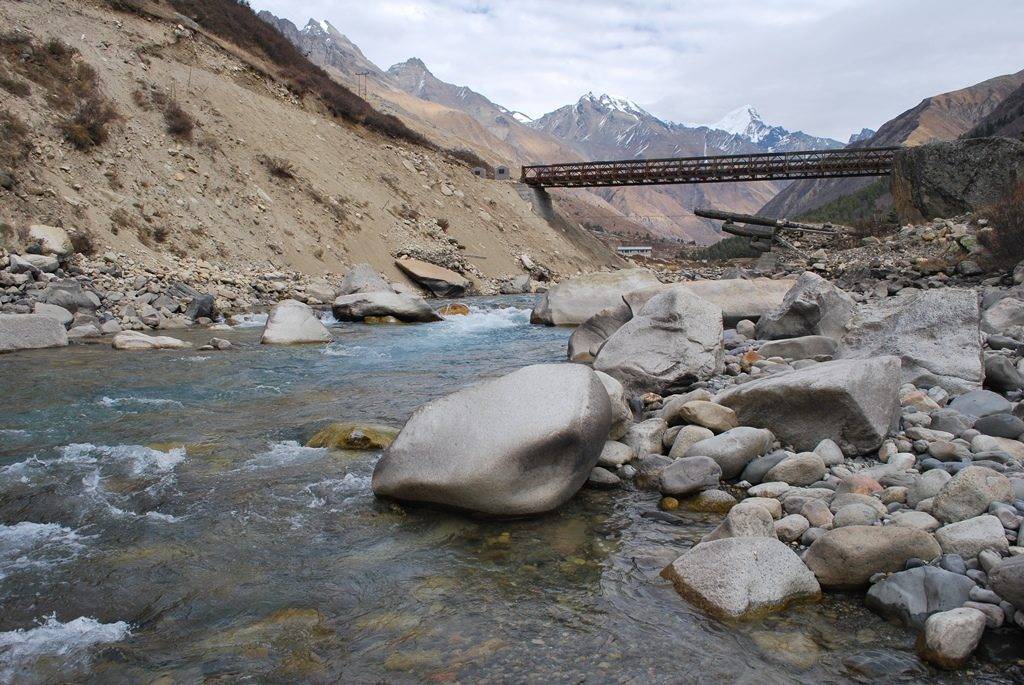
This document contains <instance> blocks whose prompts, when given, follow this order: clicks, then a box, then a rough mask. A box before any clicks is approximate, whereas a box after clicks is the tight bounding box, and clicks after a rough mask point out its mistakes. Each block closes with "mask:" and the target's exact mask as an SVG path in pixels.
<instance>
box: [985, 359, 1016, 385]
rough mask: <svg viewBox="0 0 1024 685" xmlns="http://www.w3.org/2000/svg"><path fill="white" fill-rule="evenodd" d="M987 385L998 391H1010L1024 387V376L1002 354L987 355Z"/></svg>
mask: <svg viewBox="0 0 1024 685" xmlns="http://www.w3.org/2000/svg"><path fill="white" fill-rule="evenodd" d="M985 387H986V388H989V389H991V390H995V391H997V392H1010V391H1013V390H1020V389H1022V388H1024V376H1021V374H1020V372H1019V371H1017V367H1016V366H1014V365H1013V362H1012V361H1010V360H1009V358H1007V357H1004V356H1003V355H1001V354H990V355H987V356H986V357H985Z"/></svg>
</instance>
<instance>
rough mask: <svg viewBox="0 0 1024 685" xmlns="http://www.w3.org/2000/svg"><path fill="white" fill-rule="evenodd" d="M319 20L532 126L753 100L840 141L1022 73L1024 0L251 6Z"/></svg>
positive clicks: (386, 62) (716, 110)
mask: <svg viewBox="0 0 1024 685" xmlns="http://www.w3.org/2000/svg"><path fill="white" fill-rule="evenodd" d="M253 5H254V6H255V7H257V8H258V9H268V10H270V11H271V12H273V13H274V14H277V15H278V16H284V17H287V18H289V19H291V20H292V21H294V22H295V23H296V24H298V25H299V26H302V25H303V24H305V23H306V21H307V20H308V19H309V18H311V17H313V18H317V19H321V18H325V19H327V20H329V21H330V22H331V23H332V24H334V25H335V26H336V27H337V28H338V29H339V30H340V31H341V32H342V33H344V34H346V35H347V36H348V37H349V38H350V39H352V41H353V42H355V43H356V44H357V45H359V47H360V48H362V50H363V52H364V53H365V54H366V55H367V57H369V58H370V59H371V60H373V61H374V62H376V63H377V64H378V65H380V66H381V67H383V68H387V67H388V66H390V65H391V64H394V63H397V62H402V61H404V60H406V59H407V58H409V57H419V58H421V59H422V60H423V61H424V62H426V64H427V66H428V67H429V68H430V69H431V71H433V72H434V73H435V74H436V75H437V76H438V77H439V78H441V79H444V80H445V81H449V82H452V83H456V84H459V85H467V86H469V87H471V88H473V89H474V90H476V91H479V92H481V93H483V94H484V95H486V96H487V97H489V98H491V99H492V100H494V101H495V102H497V103H499V104H502V105H504V106H506V107H509V108H511V109H518V110H521V111H524V112H526V113H527V114H529V115H531V116H538V115H540V114H543V113H544V112H548V111H551V110H553V109H555V108H557V107H560V106H562V105H564V104H567V103H570V102H574V101H575V100H576V99H577V98H578V97H579V96H580V94H582V93H585V92H587V91H591V90H593V91H595V92H607V93H611V94H614V95H619V96H623V97H628V98H630V99H632V100H635V101H637V102H639V103H640V104H642V105H644V106H646V107H647V108H648V109H649V110H650V111H652V112H653V113H654V114H657V115H659V116H662V117H664V118H667V119H671V120H674V121H714V120H717V119H718V118H719V117H720V116H721V115H722V114H723V113H725V112H726V111H728V110H731V109H733V108H735V107H737V106H739V105H741V104H744V103H748V102H749V103H752V104H754V105H755V106H757V107H758V109H760V111H761V113H762V114H763V115H764V116H765V118H766V119H767V120H768V121H771V122H773V123H779V124H782V125H784V126H786V127H788V128H792V129H802V130H805V131H808V132H810V133H815V134H818V135H830V136H833V137H836V138H840V139H842V140H845V139H846V137H847V136H848V135H849V134H850V133H851V132H852V131H855V130H860V128H861V127H863V126H868V127H877V126H878V125H880V124H881V123H883V122H884V121H886V120H888V119H890V118H892V117H893V116H895V115H896V114H898V113H899V112H901V111H903V110H905V109H908V108H910V107H913V106H914V105H916V104H917V102H919V101H920V100H921V99H922V98H924V97H927V96H929V95H934V94H936V93H940V92H945V91H948V90H954V89H956V88H961V87H964V86H967V85H971V84H973V83H977V82H979V81H982V80H984V79H986V78H990V77H993V76H996V75H999V74H1004V73H1010V72H1015V71H1018V70H1020V69H1022V68H1024V41H1022V40H1021V39H1020V27H1021V26H1024V3H1022V2H1019V1H1018V0H988V1H987V2H975V3H968V2H964V1H963V0H900V1H899V2H893V1H892V0H719V1H718V2H709V1H707V0H586V1H585V2H582V1H573V0H557V1H556V0H517V1H516V2H508V1H504V2H499V1H497V0H495V1H493V2H485V1H483V0H375V1H374V2H365V0H361V1H355V0H307V1H306V2H302V3H297V2H294V0H255V2H253Z"/></svg>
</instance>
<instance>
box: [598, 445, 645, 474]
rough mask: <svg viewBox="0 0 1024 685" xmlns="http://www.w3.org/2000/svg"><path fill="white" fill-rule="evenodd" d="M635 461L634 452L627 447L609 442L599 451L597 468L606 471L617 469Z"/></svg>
mask: <svg viewBox="0 0 1024 685" xmlns="http://www.w3.org/2000/svg"><path fill="white" fill-rule="evenodd" d="M634 459H636V452H635V451H634V450H633V448H632V447H630V446H629V445H624V444H622V443H621V442H615V441H613V440H609V441H608V442H606V443H605V444H604V448H603V449H602V450H601V456H599V457H598V458H597V464H598V466H603V467H605V468H606V469H617V468H619V467H620V466H622V465H623V464H627V463H629V462H631V461H633V460H634Z"/></svg>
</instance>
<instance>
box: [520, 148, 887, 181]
mask: <svg viewBox="0 0 1024 685" xmlns="http://www.w3.org/2000/svg"><path fill="white" fill-rule="evenodd" d="M898 149H899V148H896V147H874V148H872V147H866V148H863V147H862V148H849V149H843V150H809V151H806V152H763V153H757V154H750V155H718V156H714V157H673V158H668V159H630V160H619V161H611V162H569V163H566V164H541V165H533V166H524V167H523V172H522V177H521V180H522V182H523V183H525V184H527V185H531V186H537V187H543V188H585V187H601V186H650V185H669V184H676V183H736V182H741V181H772V180H784V179H798V178H842V177H850V176H887V175H888V174H890V173H891V172H892V164H893V157H894V156H895V154H896V150H898Z"/></svg>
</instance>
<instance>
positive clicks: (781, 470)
mask: <svg viewBox="0 0 1024 685" xmlns="http://www.w3.org/2000/svg"><path fill="white" fill-rule="evenodd" d="M824 477H825V462H824V461H823V460H822V458H821V457H820V456H818V455H817V454H815V453H814V452H801V453H800V454H794V455H793V456H791V457H786V458H785V459H783V460H782V461H780V462H779V463H778V464H776V465H775V466H773V467H772V468H771V469H770V470H769V471H768V473H766V474H765V476H764V479H765V480H769V481H779V482H782V483H789V484H790V485H801V486H802V485H811V484H812V483H816V482H818V481H819V480H821V479H822V478H824ZM801 532H802V531H801Z"/></svg>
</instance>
